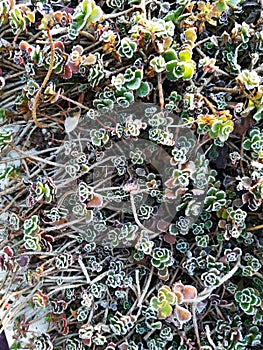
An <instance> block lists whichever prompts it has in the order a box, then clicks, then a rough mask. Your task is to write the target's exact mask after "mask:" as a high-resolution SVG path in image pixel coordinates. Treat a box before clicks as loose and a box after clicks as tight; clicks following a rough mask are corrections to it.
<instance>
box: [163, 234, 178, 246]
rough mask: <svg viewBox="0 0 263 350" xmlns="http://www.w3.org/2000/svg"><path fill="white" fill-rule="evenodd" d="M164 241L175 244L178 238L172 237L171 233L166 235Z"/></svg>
mask: <svg viewBox="0 0 263 350" xmlns="http://www.w3.org/2000/svg"><path fill="white" fill-rule="evenodd" d="M163 239H164V240H165V242H167V243H169V244H174V243H175V242H176V237H175V236H174V235H171V234H170V233H166V234H165V235H164V237H163Z"/></svg>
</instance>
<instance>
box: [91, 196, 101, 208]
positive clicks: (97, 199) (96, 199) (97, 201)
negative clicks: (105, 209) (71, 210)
mask: <svg viewBox="0 0 263 350" xmlns="http://www.w3.org/2000/svg"><path fill="white" fill-rule="evenodd" d="M102 204H103V197H102V196H101V195H100V194H97V193H96V194H94V195H93V198H92V199H91V200H90V201H89V202H88V204H87V208H99V207H101V206H102Z"/></svg>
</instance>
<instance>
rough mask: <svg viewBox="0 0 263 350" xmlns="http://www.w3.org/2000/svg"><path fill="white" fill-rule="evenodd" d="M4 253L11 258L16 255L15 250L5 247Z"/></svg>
mask: <svg viewBox="0 0 263 350" xmlns="http://www.w3.org/2000/svg"><path fill="white" fill-rule="evenodd" d="M3 251H4V252H5V253H6V254H7V255H8V256H10V257H11V256H13V255H14V251H13V249H12V248H10V247H8V246H6V247H4V249H3Z"/></svg>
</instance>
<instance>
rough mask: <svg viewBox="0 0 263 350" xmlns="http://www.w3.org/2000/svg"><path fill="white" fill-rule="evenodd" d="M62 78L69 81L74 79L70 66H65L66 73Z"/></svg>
mask: <svg viewBox="0 0 263 350" xmlns="http://www.w3.org/2000/svg"><path fill="white" fill-rule="evenodd" d="M61 77H62V78H64V79H69V78H71V77H72V70H71V68H70V67H69V65H68V64H65V66H64V72H63V74H62V75H61Z"/></svg>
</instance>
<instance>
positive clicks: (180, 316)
mask: <svg viewBox="0 0 263 350" xmlns="http://www.w3.org/2000/svg"><path fill="white" fill-rule="evenodd" d="M175 312H176V318H177V320H178V321H179V322H180V323H185V322H188V321H189V320H191V317H192V315H191V312H190V311H188V310H187V309H185V308H183V307H181V306H179V305H176V307H175Z"/></svg>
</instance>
